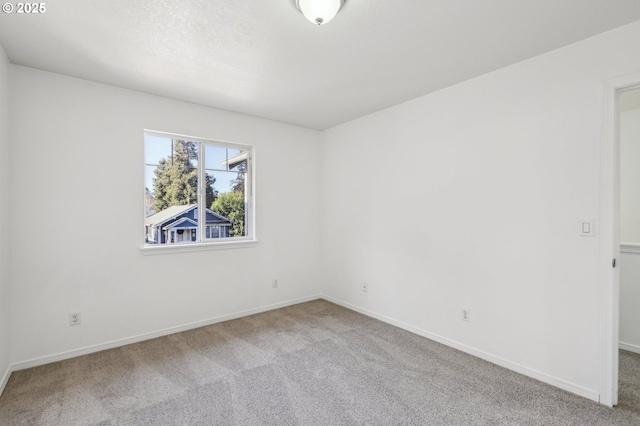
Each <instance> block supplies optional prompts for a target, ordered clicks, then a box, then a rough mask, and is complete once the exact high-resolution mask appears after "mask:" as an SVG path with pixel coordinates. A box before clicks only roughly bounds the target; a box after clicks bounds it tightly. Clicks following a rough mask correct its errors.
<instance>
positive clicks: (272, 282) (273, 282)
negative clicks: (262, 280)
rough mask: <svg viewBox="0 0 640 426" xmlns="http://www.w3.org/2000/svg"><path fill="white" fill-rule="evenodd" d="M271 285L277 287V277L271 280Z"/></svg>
mask: <svg viewBox="0 0 640 426" xmlns="http://www.w3.org/2000/svg"><path fill="white" fill-rule="evenodd" d="M271 287H273V288H278V279H277V278H274V279H272V280H271Z"/></svg>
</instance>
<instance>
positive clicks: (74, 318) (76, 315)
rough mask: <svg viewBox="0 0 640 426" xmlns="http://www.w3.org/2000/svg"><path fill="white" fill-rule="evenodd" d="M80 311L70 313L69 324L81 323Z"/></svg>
mask: <svg viewBox="0 0 640 426" xmlns="http://www.w3.org/2000/svg"><path fill="white" fill-rule="evenodd" d="M80 320H81V317H80V312H73V313H71V314H69V325H80Z"/></svg>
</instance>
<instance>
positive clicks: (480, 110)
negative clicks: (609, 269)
mask: <svg viewBox="0 0 640 426" xmlns="http://www.w3.org/2000/svg"><path fill="white" fill-rule="evenodd" d="M638 39H640V23H635V24H633V25H630V26H627V27H623V28H620V29H617V30H615V31H612V32H609V33H605V34H603V35H600V36H598V37H595V38H592V39H589V40H585V41H583V42H581V43H578V44H575V45H572V46H569V47H567V48H563V49H560V50H557V51H554V52H551V53H549V54H545V55H543V56H540V57H537V58H533V59H531V60H528V61H525V62H522V63H519V64H516V65H514V66H510V67H508V68H505V69H502V70H498V71H496V72H493V73H490V74H487V75H484V76H481V77H478V78H475V79H473V80H470V81H467V82H464V83H462V84H459V85H456V86H453V87H450V88H447V89H445V90H442V91H440V92H437V93H434V94H431V95H428V96H424V97H421V98H418V99H415V100H413V101H410V102H407V103H404V104H401V105H398V106H395V107H393V108H389V109H387V110H384V111H381V112H378V113H375V114H372V115H370V116H367V117H363V118H361V119H358V120H354V121H352V122H349V123H346V124H344V125H342V126H339V127H336V128H333V129H331V130H329V131H327V132H326V133H325V134H324V135H323V153H322V156H323V157H322V158H323V179H322V181H323V194H324V204H323V218H324V219H325V220H326V222H325V226H326V229H329V230H331V232H326V233H324V234H323V239H322V241H323V242H322V244H323V266H322V269H323V271H325V274H324V279H323V283H324V284H323V285H324V287H323V288H324V292H325V293H326V294H327V295H328V296H330V297H332V298H334V299H335V300H337V301H340V302H342V303H345V304H348V305H349V306H353V307H355V308H357V309H360V310H364V311H368V312H373V313H375V314H377V315H380V316H384V317H386V318H387V319H389V320H391V321H395V322H396V323H400V324H403V325H404V326H406V327H407V328H410V329H413V330H416V331H418V332H422V333H423V334H425V335H428V336H431V337H433V338H436V339H439V340H441V341H444V342H447V343H448V344H451V345H454V346H456V347H459V348H462V349H464V350H467V351H469V352H472V353H475V354H478V355H480V356H483V357H485V358H487V359H491V360H492V361H494V362H498V363H500V364H502V365H506V366H509V367H510V368H513V369H516V370H518V371H522V372H524V373H526V374H529V375H531V376H534V377H538V378H540V379H542V380H545V381H547V382H550V383H554V384H556V385H558V386H562V387H564V388H566V389H570V390H572V391H574V392H577V393H579V394H582V395H584V396H587V397H589V398H592V399H596V400H597V399H598V394H599V393H600V392H602V389H603V386H604V384H603V383H602V376H601V374H602V371H601V367H600V366H601V365H602V363H603V360H602V359H601V345H602V334H601V330H602V324H603V318H602V317H601V314H600V306H601V305H600V298H599V295H600V294H601V282H600V280H599V273H600V269H599V266H598V263H599V255H598V249H599V239H598V236H597V235H596V236H595V237H582V236H580V235H579V223H580V221H581V220H583V219H592V220H594V221H595V223H596V234H597V224H598V216H599V190H598V188H599V182H600V181H599V164H600V148H601V138H602V135H603V128H602V125H603V121H604V116H605V112H604V105H605V100H604V92H605V91H604V87H605V85H604V83H605V81H606V80H609V79H613V78H617V77H620V76H624V75H630V74H633V73H637V72H639V71H640V56H638V55H637V48H638V45H637V40H638ZM363 282H367V283H368V285H369V289H368V292H367V293H364V292H362V291H361V284H362V283H363ZM462 308H468V309H470V310H471V322H468V323H467V322H463V321H461V319H460V313H461V309H462Z"/></svg>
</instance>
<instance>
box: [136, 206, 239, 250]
mask: <svg viewBox="0 0 640 426" xmlns="http://www.w3.org/2000/svg"><path fill="white" fill-rule="evenodd" d="M197 207H198V206H197V205H196V204H190V205H182V206H171V207H169V208H167V209H164V210H162V211H161V212H159V213H155V214H152V215H151V216H149V217H147V218H146V219H145V220H144V225H145V233H146V239H145V241H146V243H147V244H176V243H186V242H192V241H197V240H198V237H199V235H198V209H197ZM205 229H206V235H205V237H206V238H228V237H229V230H230V229H231V221H229V219H227V218H226V217H223V216H220V215H219V214H217V213H214V212H213V211H211V210H209V209H207V213H206V228H205Z"/></svg>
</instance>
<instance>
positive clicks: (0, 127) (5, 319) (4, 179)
mask: <svg viewBox="0 0 640 426" xmlns="http://www.w3.org/2000/svg"><path fill="white" fill-rule="evenodd" d="M10 229H11V228H10V224H9V60H8V59H7V56H6V55H5V52H4V50H3V48H2V46H0V236H1V237H0V393H1V392H2V389H3V388H4V384H5V382H6V380H7V379H8V372H9V362H10V346H9V343H10V338H9V335H10V333H9V331H10V330H9V322H10V300H9V291H10V282H9V280H10V266H11V260H10V251H9V232H10Z"/></svg>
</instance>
